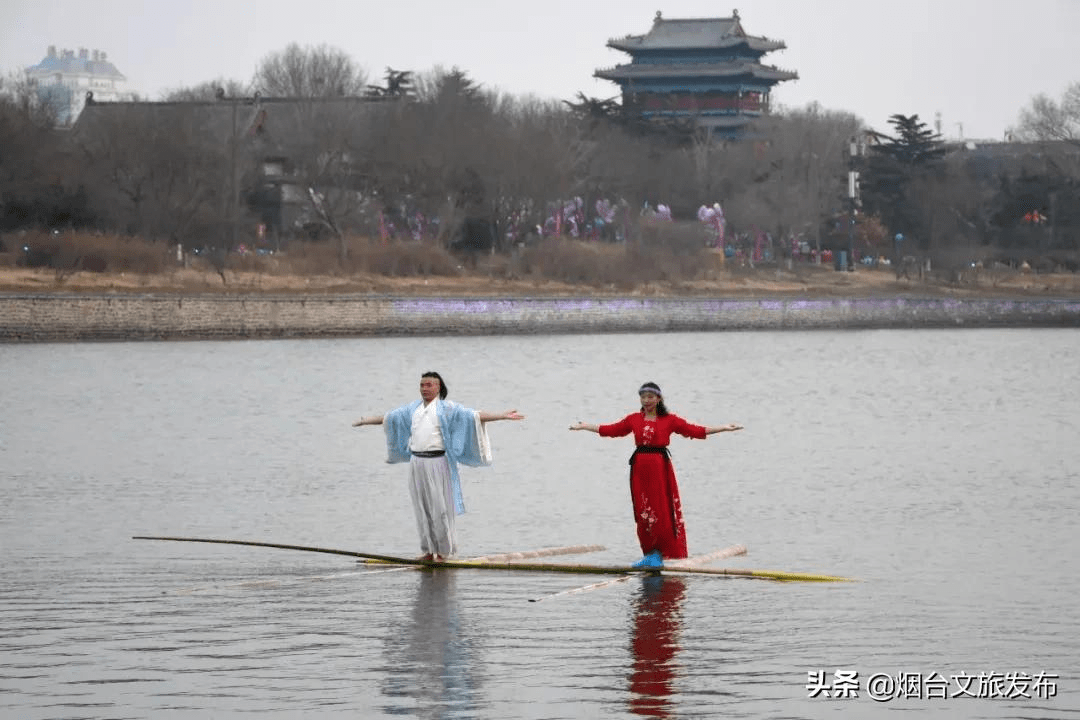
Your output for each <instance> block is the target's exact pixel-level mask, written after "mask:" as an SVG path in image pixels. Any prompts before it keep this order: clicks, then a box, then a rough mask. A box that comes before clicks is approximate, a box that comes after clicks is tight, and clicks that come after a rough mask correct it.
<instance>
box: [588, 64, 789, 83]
mask: <svg viewBox="0 0 1080 720" xmlns="http://www.w3.org/2000/svg"><path fill="white" fill-rule="evenodd" d="M739 75H749V76H751V77H754V78H758V79H761V80H774V81H776V82H780V81H782V80H797V79H798V77H799V74H798V73H796V72H793V71H790V70H781V69H779V68H775V67H770V66H767V65H761V64H759V63H754V62H741V63H733V62H713V63H677V64H671V65H660V64H656V65H654V64H651V63H633V64H627V65H616V66H615V67H613V68H609V69H606V70H597V71H596V72H594V73H593V76H594V77H598V78H603V79H604V80H615V81H619V80H650V79H657V80H661V79H670V78H676V77H678V78H702V77H707V78H712V77H737V76H739Z"/></svg>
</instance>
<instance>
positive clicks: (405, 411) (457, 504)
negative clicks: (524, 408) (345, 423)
mask: <svg viewBox="0 0 1080 720" xmlns="http://www.w3.org/2000/svg"><path fill="white" fill-rule="evenodd" d="M422 402H423V400H419V399H418V400H414V401H413V402H411V403H409V404H408V405H404V406H402V407H399V408H397V409H395V410H391V411H390V412H388V413H387V414H386V415H385V416H384V417H383V427H384V428H385V430H386V452H387V459H386V462H389V463H400V462H408V461H409V460H410V458H411V457H412V453H411V452H409V435H410V434H411V433H412V416H413V412H415V411H416V408H418V407H420V403H422ZM434 402H435V414H436V415H437V416H438V418H439V433H440V434H441V435H442V440H443V447H445V448H446V459H447V462H448V463H449V465H450V486H451V487H450V490H451V492H452V493H453V496H454V512H455V513H456V514H457V515H461V514H462V513H464V512H465V500H464V498H463V497H462V495H461V480H460V478H459V477H458V468H457V466H458V464H459V463H460V464H462V465H468V466H470V467H480V466H483V465H490V464H491V449H490V448H491V445H490V444H489V442H488V438H487V432H486V431H485V430H484V425H483V423H481V422H480V418H479V413H478V412H477V411H476V410H471V409H469V408H467V407H465V406H463V405H459V404H458V403H456V402H453V401H452V400H440V399H436V400H434Z"/></svg>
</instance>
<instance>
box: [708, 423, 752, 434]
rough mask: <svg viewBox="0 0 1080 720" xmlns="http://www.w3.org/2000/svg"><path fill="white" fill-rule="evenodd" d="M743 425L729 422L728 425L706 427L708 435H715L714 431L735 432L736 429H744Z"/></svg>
mask: <svg viewBox="0 0 1080 720" xmlns="http://www.w3.org/2000/svg"><path fill="white" fill-rule="evenodd" d="M742 429H743V426H742V425H736V424H735V423H728V424H727V425H718V426H716V427H708V426H706V427H705V434H706V435H713V434H714V433H722V432H735V431H736V430H742Z"/></svg>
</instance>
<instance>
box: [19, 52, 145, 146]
mask: <svg viewBox="0 0 1080 720" xmlns="http://www.w3.org/2000/svg"><path fill="white" fill-rule="evenodd" d="M26 74H27V79H28V80H29V81H30V84H31V85H32V86H33V87H35V88H36V89H37V93H38V97H40V98H41V99H42V101H43V102H45V103H46V104H48V105H49V106H50V107H52V108H53V110H54V111H55V113H56V121H57V123H58V124H59V125H61V126H65V127H70V126H71V125H72V124H74V122H75V119H76V118H78V117H79V113H80V112H82V109H83V107H84V106H85V105H86V97H87V95H86V94H87V93H93V98H94V99H95V100H101V101H105V102H110V101H116V100H121V99H125V98H126V97H127V95H128V93H127V92H126V91H125V89H124V83H125V82H126V81H127V78H126V77H124V75H123V74H122V73H121V72H120V71H119V70H117V69H116V66H115V65H113V64H112V63H111V62H109V60H108V58H107V57H106V55H105V53H104V52H103V51H101V50H87V49H86V48H79V51H78V54H76V53H75V51H74V50H61V51H60V52H59V53H58V52H57V51H56V46H55V45H50V46H49V49H48V51H47V53H46V54H45V59H44V60H42V61H41V62H39V63H38V64H37V65H33V66H31V67H29V68H27V69H26Z"/></svg>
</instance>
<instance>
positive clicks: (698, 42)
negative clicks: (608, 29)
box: [607, 13, 787, 54]
mask: <svg viewBox="0 0 1080 720" xmlns="http://www.w3.org/2000/svg"><path fill="white" fill-rule="evenodd" d="M607 44H608V47H611V48H614V49H616V50H624V51H626V52H629V53H631V54H632V53H634V52H640V51H643V50H645V51H648V50H716V49H720V48H729V47H734V46H737V45H746V46H747V47H749V48H750V49H752V50H755V51H758V52H771V51H773V50H782V49H784V48H786V47H787V45H785V44H784V42H783V41H782V40H770V39H769V38H766V37H758V36H755V35H747V34H746V33H745V32H744V31H743V28H742V24H741V23H740V22H739V16H738V14H736V15H735V16H734V17H730V18H681V19H674V20H667V19H664V18H662V17H660V16H659V13H657V17H656V19H655V20H653V26H652V29H651V30H650V31H649V32H648V33H646V34H644V35H627V36H626V37H623V38H615V39H612V40H608V43H607Z"/></svg>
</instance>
